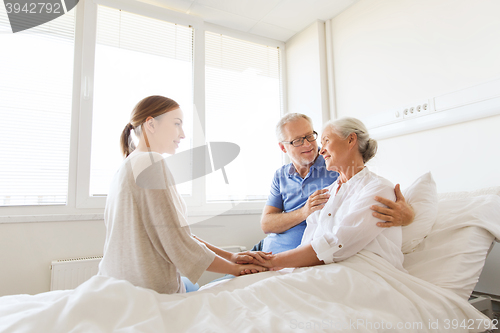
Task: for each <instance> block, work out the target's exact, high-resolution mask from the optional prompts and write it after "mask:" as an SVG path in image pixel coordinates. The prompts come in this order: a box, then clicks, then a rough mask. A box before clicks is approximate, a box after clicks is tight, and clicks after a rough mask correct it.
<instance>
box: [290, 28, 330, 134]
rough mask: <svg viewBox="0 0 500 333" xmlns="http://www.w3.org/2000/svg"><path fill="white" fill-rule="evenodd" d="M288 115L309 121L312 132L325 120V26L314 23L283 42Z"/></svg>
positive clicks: (326, 93) (326, 110) (326, 98)
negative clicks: (284, 45)
mask: <svg viewBox="0 0 500 333" xmlns="http://www.w3.org/2000/svg"><path fill="white" fill-rule="evenodd" d="M286 67H287V68H286V75H287V106H288V110H287V112H288V113H294V112H298V113H304V114H307V115H308V116H309V117H311V118H312V120H313V123H314V127H315V129H316V131H320V130H321V125H322V124H323V123H324V122H325V121H327V120H328V119H329V110H328V92H327V70H326V51H325V23H324V22H322V21H316V22H314V23H313V24H311V25H310V26H309V27H307V28H306V29H304V30H303V31H301V32H300V33H298V34H296V35H295V36H293V37H292V38H290V39H289V40H288V41H287V42H286Z"/></svg>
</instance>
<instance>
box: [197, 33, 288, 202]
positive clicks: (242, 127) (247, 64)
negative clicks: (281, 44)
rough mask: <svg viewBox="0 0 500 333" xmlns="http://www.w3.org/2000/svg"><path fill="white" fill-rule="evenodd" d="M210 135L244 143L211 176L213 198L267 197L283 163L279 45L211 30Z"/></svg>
mask: <svg viewBox="0 0 500 333" xmlns="http://www.w3.org/2000/svg"><path fill="white" fill-rule="evenodd" d="M205 47H206V56H205V61H206V65H205V82H206V84H205V87H206V88H205V89H206V90H205V96H206V118H205V119H206V136H207V138H206V139H207V141H229V142H233V143H236V144H237V145H239V146H240V154H239V156H238V157H237V158H236V159H235V160H234V161H233V162H231V163H230V164H229V165H227V166H226V167H225V172H226V173H227V179H228V182H229V184H226V183H225V181H224V178H223V175H222V173H221V172H220V171H219V172H215V173H213V174H210V175H208V176H207V200H208V201H232V200H237V201H251V200H263V199H265V198H266V197H267V195H268V193H269V187H270V184H271V179H272V175H273V173H274V171H273V170H274V169H276V168H278V167H279V166H280V165H281V163H282V162H281V153H280V152H279V150H277V149H276V137H275V134H274V133H275V129H274V128H275V126H276V123H277V122H278V120H279V118H280V115H281V80H280V77H281V76H280V70H281V68H280V52H279V48H277V47H273V46H267V45H264V44H258V43H253V42H249V41H245V40H240V39H237V38H232V37H230V36H226V35H222V34H217V33H213V32H209V31H207V32H206V33H205Z"/></svg>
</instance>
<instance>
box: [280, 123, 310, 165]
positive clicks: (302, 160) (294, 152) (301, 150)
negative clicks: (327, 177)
mask: <svg viewBox="0 0 500 333" xmlns="http://www.w3.org/2000/svg"><path fill="white" fill-rule="evenodd" d="M313 131H314V130H313V128H312V126H311V124H310V123H309V122H308V121H307V120H306V119H304V118H300V119H298V120H295V121H292V122H289V123H287V124H286V125H285V126H284V127H283V134H284V136H285V140H284V141H288V142H290V141H293V140H295V139H300V138H303V137H305V136H307V135H309V134H312V133H313ZM279 145H280V148H281V150H282V151H283V152H284V153H287V154H288V156H289V157H290V160H291V161H292V162H293V164H294V165H295V166H296V167H305V166H308V165H311V164H312V163H314V161H315V160H316V157H317V156H318V142H317V141H313V142H309V141H307V140H304V144H303V145H302V146H300V147H294V146H293V145H291V144H288V143H280V144H279Z"/></svg>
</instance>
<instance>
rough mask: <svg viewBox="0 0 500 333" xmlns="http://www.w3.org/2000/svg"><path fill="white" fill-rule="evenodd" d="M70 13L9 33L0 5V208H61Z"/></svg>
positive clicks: (68, 114) (71, 54)
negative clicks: (0, 121)
mask: <svg viewBox="0 0 500 333" xmlns="http://www.w3.org/2000/svg"><path fill="white" fill-rule="evenodd" d="M74 26H75V16H74V11H70V12H69V13H67V14H65V15H62V16H60V17H59V18H57V19H54V20H52V21H50V22H48V23H45V24H43V25H40V26H38V27H35V28H31V29H28V30H25V31H22V32H18V33H15V34H13V33H12V30H11V28H10V24H9V21H8V19H7V14H6V12H5V7H4V6H3V5H0V44H1V45H2V46H1V47H2V52H0V78H1V79H0V119H2V130H1V131H0V151H1V152H2V158H1V159H0V206H19V205H57V204H60V205H64V204H66V202H67V194H68V174H69V146H70V121H71V110H72V98H71V97H72V87H73V58H74V44H75V43H74V35H75V34H74Z"/></svg>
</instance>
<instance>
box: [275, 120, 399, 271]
mask: <svg viewBox="0 0 500 333" xmlns="http://www.w3.org/2000/svg"><path fill="white" fill-rule="evenodd" d="M321 143H322V149H321V151H320V154H321V155H323V157H324V158H325V163H326V167H327V169H328V170H334V171H337V172H338V173H339V177H338V179H337V180H336V181H335V182H334V183H333V184H332V185H330V186H329V187H327V189H328V191H329V193H330V198H329V199H328V202H327V203H326V204H325V206H324V208H323V209H322V210H319V211H316V212H314V213H313V214H311V215H310V216H309V217H308V218H307V227H306V229H305V231H304V236H303V238H302V242H301V245H300V246H299V247H298V248H296V249H294V250H290V251H285V252H282V253H278V254H276V255H274V256H273V258H272V259H270V260H269V262H268V263H267V266H268V267H273V269H275V270H276V269H279V268H283V267H302V266H314V265H321V264H328V263H332V262H337V261H342V260H344V259H347V258H349V257H350V256H352V255H354V254H356V253H358V252H359V251H361V250H363V249H365V250H369V251H372V252H373V253H375V254H377V255H379V256H381V257H382V258H384V259H386V260H387V261H388V262H389V263H391V264H392V265H393V266H394V267H396V268H398V269H400V270H404V269H403V266H402V264H403V254H402V252H401V242H402V236H401V227H393V228H379V227H377V222H378V221H379V220H378V219H377V218H376V217H374V216H373V215H372V211H371V210H370V207H371V206H373V205H376V204H378V202H377V201H375V199H374V197H375V196H379V197H385V198H390V199H392V200H394V199H395V195H394V186H393V185H392V184H391V182H389V181H388V180H386V179H384V178H382V177H379V176H377V175H376V174H374V173H373V172H371V171H369V170H368V168H367V167H366V166H365V163H366V162H368V160H370V159H371V158H372V157H373V156H374V155H375V153H376V151H377V142H376V141H375V140H373V139H370V138H369V135H368V131H367V129H366V127H365V126H364V124H363V123H362V122H361V121H359V120H357V119H354V118H343V119H339V120H335V121H330V122H328V123H327V124H326V125H325V127H324V129H323V135H322V136H321Z"/></svg>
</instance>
